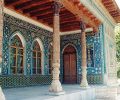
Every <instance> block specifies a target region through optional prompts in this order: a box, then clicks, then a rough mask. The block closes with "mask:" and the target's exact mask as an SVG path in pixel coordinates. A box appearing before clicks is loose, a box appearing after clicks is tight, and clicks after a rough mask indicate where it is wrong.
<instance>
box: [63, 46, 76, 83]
mask: <svg viewBox="0 0 120 100" xmlns="http://www.w3.org/2000/svg"><path fill="white" fill-rule="evenodd" d="M63 60H64V83H67V84H73V83H76V81H77V74H76V51H75V49H74V47H73V46H68V47H66V49H65V50H64V55H63Z"/></svg>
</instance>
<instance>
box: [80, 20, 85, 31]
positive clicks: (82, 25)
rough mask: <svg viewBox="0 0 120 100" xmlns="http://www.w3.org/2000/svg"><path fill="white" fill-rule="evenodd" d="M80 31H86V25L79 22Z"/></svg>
mask: <svg viewBox="0 0 120 100" xmlns="http://www.w3.org/2000/svg"><path fill="white" fill-rule="evenodd" d="M80 29H81V31H82V32H83V31H85V29H86V25H85V23H84V22H83V21H80Z"/></svg>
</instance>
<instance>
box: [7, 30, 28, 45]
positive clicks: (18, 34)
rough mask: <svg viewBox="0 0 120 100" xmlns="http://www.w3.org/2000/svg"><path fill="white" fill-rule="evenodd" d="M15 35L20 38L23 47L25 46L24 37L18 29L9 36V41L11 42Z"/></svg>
mask: <svg viewBox="0 0 120 100" xmlns="http://www.w3.org/2000/svg"><path fill="white" fill-rule="evenodd" d="M15 36H18V37H19V38H20V40H21V42H22V45H23V47H25V44H26V42H25V38H24V37H23V36H22V34H21V32H19V31H16V32H14V34H13V35H12V36H11V37H10V40H9V43H11V39H13V38H14V37H15Z"/></svg>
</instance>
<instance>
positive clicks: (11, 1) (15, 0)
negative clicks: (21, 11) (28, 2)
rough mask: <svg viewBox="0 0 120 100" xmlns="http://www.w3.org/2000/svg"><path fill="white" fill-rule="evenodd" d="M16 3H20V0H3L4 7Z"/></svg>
mask: <svg viewBox="0 0 120 100" xmlns="http://www.w3.org/2000/svg"><path fill="white" fill-rule="evenodd" d="M18 1H20V0H5V1H4V2H5V5H7V6H9V5H12V4H14V3H15V2H18Z"/></svg>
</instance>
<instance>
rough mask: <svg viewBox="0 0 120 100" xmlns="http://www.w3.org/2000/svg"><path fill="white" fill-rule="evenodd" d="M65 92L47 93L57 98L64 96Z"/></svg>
mask: <svg viewBox="0 0 120 100" xmlns="http://www.w3.org/2000/svg"><path fill="white" fill-rule="evenodd" d="M64 94H65V91H61V92H49V95H52V96H59V95H64Z"/></svg>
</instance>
